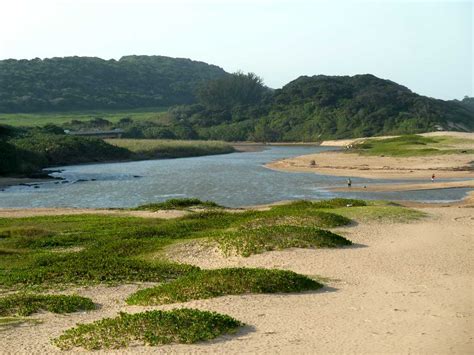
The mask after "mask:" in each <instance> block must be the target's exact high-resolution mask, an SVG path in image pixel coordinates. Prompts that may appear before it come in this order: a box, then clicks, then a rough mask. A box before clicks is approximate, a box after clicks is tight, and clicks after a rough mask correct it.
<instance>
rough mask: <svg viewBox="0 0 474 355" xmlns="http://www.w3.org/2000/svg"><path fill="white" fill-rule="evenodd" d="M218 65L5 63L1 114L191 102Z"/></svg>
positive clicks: (76, 60)
mask: <svg viewBox="0 0 474 355" xmlns="http://www.w3.org/2000/svg"><path fill="white" fill-rule="evenodd" d="M226 74H227V73H226V72H225V71H224V70H223V69H221V68H220V67H217V66H215V65H209V64H206V63H203V62H197V61H192V60H189V59H180V58H169V57H163V56H126V57H122V58H120V60H114V59H111V60H103V59H100V58H92V57H65V58H51V59H43V60H42V59H32V60H14V59H7V60H1V61H0V112H40V111H69V110H83V109H119V108H120V109H123V108H137V107H157V106H170V105H175V104H187V103H192V102H194V100H195V96H194V94H195V92H196V88H197V87H198V86H199V85H200V84H201V83H203V82H205V81H207V80H211V79H217V78H219V77H222V76H225V75H226Z"/></svg>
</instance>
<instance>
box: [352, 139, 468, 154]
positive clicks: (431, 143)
mask: <svg viewBox="0 0 474 355" xmlns="http://www.w3.org/2000/svg"><path fill="white" fill-rule="evenodd" d="M466 143H467V144H471V146H472V145H474V140H469V139H461V138H455V137H423V136H419V135H406V136H400V137H395V138H388V139H380V140H378V139H368V140H366V141H365V142H363V143H360V144H357V145H355V147H354V150H350V151H355V152H357V153H359V154H365V155H384V156H393V157H409V156H429V155H438V154H473V153H474V149H472V148H471V149H466V148H459V147H457V145H466Z"/></svg>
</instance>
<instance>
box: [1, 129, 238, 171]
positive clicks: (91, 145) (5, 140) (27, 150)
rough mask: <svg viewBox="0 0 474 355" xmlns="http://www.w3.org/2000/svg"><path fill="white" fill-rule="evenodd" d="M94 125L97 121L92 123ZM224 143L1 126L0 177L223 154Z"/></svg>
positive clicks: (226, 148)
mask: <svg viewBox="0 0 474 355" xmlns="http://www.w3.org/2000/svg"><path fill="white" fill-rule="evenodd" d="M93 122H96V121H93ZM234 151H235V150H234V148H233V147H232V146H231V145H230V144H227V143H224V142H211V141H177V140H171V141H170V140H151V141H150V140H140V139H136V140H127V139H111V140H108V141H104V140H102V139H99V138H89V137H81V136H71V135H68V134H65V133H64V130H63V129H61V128H60V127H58V126H55V125H46V126H44V127H41V128H21V129H20V128H13V127H8V126H1V125H0V176H29V177H44V176H45V175H46V174H45V173H42V172H41V169H43V168H46V167H51V166H60V165H72V164H80V163H94V162H106V161H117V160H145V159H162V158H181V157H194V156H201V155H212V154H226V153H232V152H234Z"/></svg>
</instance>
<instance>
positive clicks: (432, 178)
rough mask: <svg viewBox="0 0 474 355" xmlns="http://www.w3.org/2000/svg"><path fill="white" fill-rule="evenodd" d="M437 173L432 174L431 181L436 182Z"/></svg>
mask: <svg viewBox="0 0 474 355" xmlns="http://www.w3.org/2000/svg"><path fill="white" fill-rule="evenodd" d="M434 179H435V174H433V175H431V182H434Z"/></svg>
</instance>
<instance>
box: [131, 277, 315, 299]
mask: <svg viewBox="0 0 474 355" xmlns="http://www.w3.org/2000/svg"><path fill="white" fill-rule="evenodd" d="M321 287H323V285H321V284H320V283H318V282H316V281H314V280H312V279H310V278H308V277H306V276H303V275H298V274H296V273H294V272H292V271H285V270H265V269H245V268H228V269H217V270H199V271H196V272H192V273H190V274H188V275H186V276H183V277H180V278H179V279H177V280H175V281H171V282H168V283H165V284H162V285H159V286H156V287H154V288H148V289H144V290H140V291H138V292H136V293H134V294H133V295H131V296H130V297H129V298H128V299H127V302H128V303H129V304H138V305H159V304H167V303H177V302H187V301H191V300H199V299H206V298H213V297H219V296H225V295H241V294H245V293H280V292H301V291H310V290H317V289H319V288H321Z"/></svg>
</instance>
